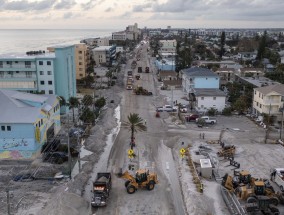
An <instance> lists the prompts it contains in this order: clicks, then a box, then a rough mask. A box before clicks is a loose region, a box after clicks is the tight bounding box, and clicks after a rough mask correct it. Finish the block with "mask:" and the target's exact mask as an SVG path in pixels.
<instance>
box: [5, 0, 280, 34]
mask: <svg viewBox="0 0 284 215" xmlns="http://www.w3.org/2000/svg"><path fill="white" fill-rule="evenodd" d="M283 8H284V0H0V28H1V29H13V28H23V29H25V28H31V29H34V28H35V29H37V28H41V29H45V28H55V29H57V28H72V29H73V28H74V29H89V28H91V29H98V28H99V29H124V28H125V27H126V26H127V25H129V24H134V23H138V27H140V28H143V27H145V26H147V27H161V28H166V27H167V26H172V27H173V28H174V27H183V28H270V27H271V28H284V12H283Z"/></svg>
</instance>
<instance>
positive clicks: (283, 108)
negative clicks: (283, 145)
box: [279, 105, 284, 140]
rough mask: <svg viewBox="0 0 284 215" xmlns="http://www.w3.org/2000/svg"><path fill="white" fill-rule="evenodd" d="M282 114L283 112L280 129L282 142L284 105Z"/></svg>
mask: <svg viewBox="0 0 284 215" xmlns="http://www.w3.org/2000/svg"><path fill="white" fill-rule="evenodd" d="M281 112H282V117H281V129H280V137H279V139H280V140H282V130H283V117H284V105H283V107H282V108H281Z"/></svg>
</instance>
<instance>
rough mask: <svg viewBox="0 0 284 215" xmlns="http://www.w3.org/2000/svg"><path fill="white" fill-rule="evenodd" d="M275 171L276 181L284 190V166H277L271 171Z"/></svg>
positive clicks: (283, 190)
mask: <svg viewBox="0 0 284 215" xmlns="http://www.w3.org/2000/svg"><path fill="white" fill-rule="evenodd" d="M273 172H275V178H273V177H272V179H274V182H275V183H276V184H277V185H278V186H279V188H280V190H281V191H282V192H284V168H275V169H273V170H272V172H271V173H273Z"/></svg>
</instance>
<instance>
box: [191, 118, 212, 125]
mask: <svg viewBox="0 0 284 215" xmlns="http://www.w3.org/2000/svg"><path fill="white" fill-rule="evenodd" d="M199 119H202V120H204V121H205V123H206V124H212V125H213V124H215V123H216V122H217V120H216V119H215V118H211V117H209V116H202V117H201V118H197V119H196V120H195V121H196V122H198V121H199Z"/></svg>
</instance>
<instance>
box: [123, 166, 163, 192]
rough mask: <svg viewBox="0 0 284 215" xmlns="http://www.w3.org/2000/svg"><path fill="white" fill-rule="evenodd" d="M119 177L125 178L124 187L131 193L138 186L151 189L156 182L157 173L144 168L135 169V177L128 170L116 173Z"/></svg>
mask: <svg viewBox="0 0 284 215" xmlns="http://www.w3.org/2000/svg"><path fill="white" fill-rule="evenodd" d="M118 176H119V177H121V178H123V179H126V182H125V184H124V185H125V188H126V191H127V193H129V194H133V193H135V191H136V190H137V189H138V188H147V189H148V190H153V189H154V188H155V184H157V183H158V178H157V173H151V172H149V170H146V169H139V170H137V172H136V174H135V177H134V176H132V175H131V174H130V173H129V172H128V171H126V172H124V173H122V171H121V173H119V174H118Z"/></svg>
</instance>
